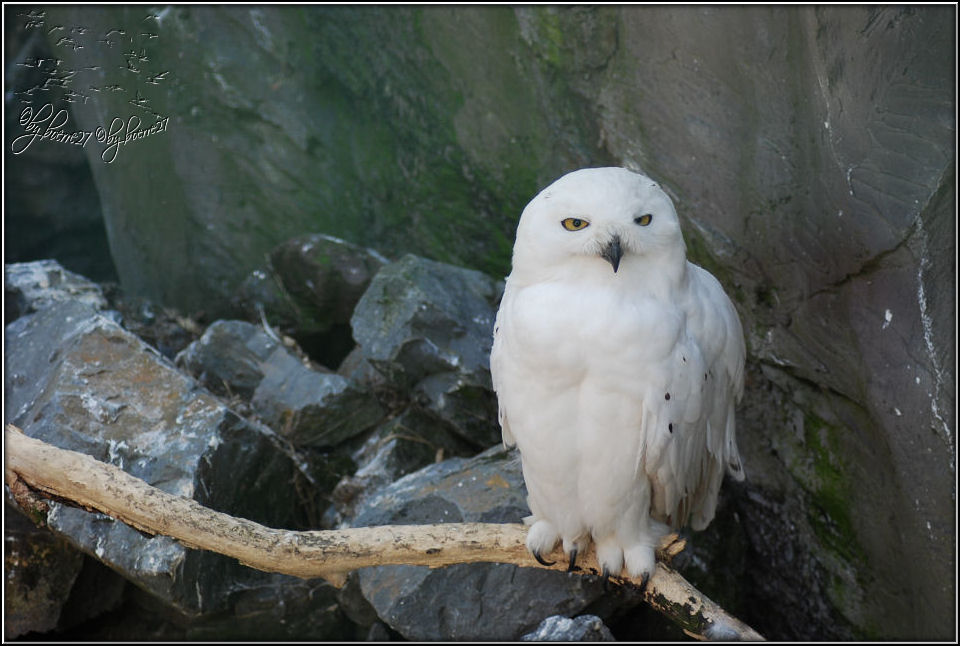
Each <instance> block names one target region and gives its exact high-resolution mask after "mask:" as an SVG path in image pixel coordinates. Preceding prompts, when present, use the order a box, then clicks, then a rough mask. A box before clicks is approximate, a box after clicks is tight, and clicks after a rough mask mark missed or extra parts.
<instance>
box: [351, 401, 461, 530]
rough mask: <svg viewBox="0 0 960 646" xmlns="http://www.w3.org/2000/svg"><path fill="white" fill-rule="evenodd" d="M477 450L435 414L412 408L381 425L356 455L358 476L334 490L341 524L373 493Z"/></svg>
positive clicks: (353, 475)
mask: <svg viewBox="0 0 960 646" xmlns="http://www.w3.org/2000/svg"><path fill="white" fill-rule="evenodd" d="M474 453H475V451H474V450H473V447H472V445H471V444H469V443H468V442H466V441H464V440H462V439H460V438H459V437H457V436H456V435H455V434H452V433H450V432H449V430H448V427H447V425H446V424H445V423H443V422H442V421H441V420H439V419H437V418H436V417H434V416H433V415H430V414H428V413H425V412H423V411H421V410H420V409H419V408H417V407H416V406H410V407H408V408H407V409H406V410H404V411H403V412H402V413H400V414H399V415H397V416H396V417H394V418H393V419H391V420H389V421H387V422H385V423H384V424H382V425H380V426H379V427H378V428H377V429H376V431H374V432H373V433H372V434H371V435H370V437H369V438H367V440H366V441H365V442H364V444H363V445H362V446H361V447H360V448H359V449H358V450H357V451H355V452H354V454H353V461H354V462H355V463H356V464H357V470H356V472H355V473H354V474H352V475H350V476H346V477H344V478H343V479H342V480H341V481H340V482H339V483H338V484H337V487H336V489H334V491H333V502H334V506H335V513H336V514H337V518H338V520H337V521H335V522H333V524H340V523H342V522H343V521H344V519H348V518H352V517H353V516H354V514H355V513H356V508H357V506H358V505H359V504H360V503H361V502H362V501H363V500H364V499H365V498H366V497H367V496H369V495H371V494H372V493H373V492H375V491H377V490H378V489H380V488H381V487H385V486H387V485H389V484H390V483H392V482H394V481H395V480H398V479H399V478H401V477H402V476H405V475H407V474H408V473H413V472H414V471H417V470H419V469H420V468H422V467H425V466H427V465H429V464H433V463H434V462H440V461H441V460H443V459H444V458H449V457H455V456H459V457H469V456H471V455H473V454H474Z"/></svg>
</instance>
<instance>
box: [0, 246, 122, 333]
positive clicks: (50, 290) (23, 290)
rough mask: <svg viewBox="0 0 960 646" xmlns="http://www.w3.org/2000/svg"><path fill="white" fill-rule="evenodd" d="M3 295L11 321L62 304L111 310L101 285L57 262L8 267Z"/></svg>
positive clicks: (4, 273) (5, 270) (14, 264)
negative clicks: (62, 302) (75, 303)
mask: <svg viewBox="0 0 960 646" xmlns="http://www.w3.org/2000/svg"><path fill="white" fill-rule="evenodd" d="M3 293H4V303H5V306H6V317H7V320H6V321H5V322H4V323H9V322H10V321H12V320H14V319H16V318H19V317H20V316H22V315H24V314H28V313H30V312H36V311H37V310H39V309H43V308H44V307H46V306H48V305H50V304H51V303H54V302H58V301H68V300H69V301H74V302H81V303H83V304H85V305H87V306H88V307H90V308H91V309H93V310H101V309H104V308H106V307H107V299H106V298H105V297H104V295H103V291H102V290H101V289H100V287H99V285H97V284H96V283H93V282H91V281H90V280H89V279H87V278H84V277H83V276H80V275H78V274H75V273H73V272H71V271H67V270H66V269H64V268H63V266H62V265H61V264H60V263H59V262H57V261H56V260H36V261H33V262H21V263H12V264H9V265H4V271H3Z"/></svg>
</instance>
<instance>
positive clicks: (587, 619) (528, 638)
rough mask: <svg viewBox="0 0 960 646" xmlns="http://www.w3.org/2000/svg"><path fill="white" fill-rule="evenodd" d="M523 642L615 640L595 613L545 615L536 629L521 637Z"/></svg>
mask: <svg viewBox="0 0 960 646" xmlns="http://www.w3.org/2000/svg"><path fill="white" fill-rule="evenodd" d="M521 640H522V641H525V642H612V641H616V639H614V638H613V634H612V633H611V632H610V629H609V628H607V627H606V625H605V624H604V623H603V620H602V619H600V617H597V616H596V615H580V616H579V617H574V618H572V619H571V618H568V617H564V616H562V615H554V616H552V617H547V618H546V619H544V620H543V621H542V622H540V625H539V626H537V629H536V630H534V631H533V632H530V633H527V634H526V635H524V636H523V637H521Z"/></svg>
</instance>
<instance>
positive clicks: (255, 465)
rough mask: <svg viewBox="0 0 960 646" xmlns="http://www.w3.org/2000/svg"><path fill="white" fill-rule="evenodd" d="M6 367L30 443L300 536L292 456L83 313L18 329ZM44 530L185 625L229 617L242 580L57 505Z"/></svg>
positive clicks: (14, 410) (55, 314) (62, 306)
mask: <svg viewBox="0 0 960 646" xmlns="http://www.w3.org/2000/svg"><path fill="white" fill-rule="evenodd" d="M5 361H6V383H5V404H6V421H8V422H12V423H14V424H16V425H18V426H19V427H20V428H22V429H23V430H24V432H25V433H27V434H28V435H30V436H31V437H36V438H38V439H42V440H44V441H46V442H50V443H52V444H54V445H55V446H59V447H61V448H67V449H72V450H76V451H80V452H83V453H86V454H88V455H91V456H93V457H94V458H96V459H98V460H101V461H104V462H108V463H111V464H114V465H116V466H118V467H120V468H122V469H124V470H126V471H127V472H128V473H130V474H132V475H134V476H136V477H138V478H141V479H143V480H145V481H146V482H148V483H149V484H152V485H154V486H156V487H158V488H160V489H162V490H164V491H166V492H168V493H173V494H177V495H182V496H186V497H189V498H193V499H194V500H196V501H197V502H199V503H201V504H203V505H205V506H207V507H210V508H212V509H215V510H218V511H223V512H226V513H230V514H234V515H237V516H241V517H244V518H249V519H251V520H254V521H256V522H260V523H263V524H265V525H268V526H272V527H291V528H296V527H297V522H298V518H299V517H300V511H299V508H298V504H297V500H296V496H295V495H294V494H293V487H294V485H293V483H294V482H295V481H296V480H297V479H298V478H299V477H301V476H300V475H299V472H298V470H297V467H296V462H295V459H294V457H293V455H292V453H291V451H290V449H289V447H288V446H287V445H286V444H285V443H284V442H283V441H282V440H281V439H280V438H279V437H277V436H276V435H275V434H274V433H273V432H272V431H271V430H270V429H268V428H266V427H264V426H262V425H255V424H253V423H251V422H248V421H246V420H243V419H242V418H240V417H238V416H237V415H236V414H234V413H232V412H231V411H230V410H228V409H227V408H226V407H225V406H224V405H223V404H222V403H220V402H219V401H217V400H216V399H214V398H213V397H211V396H210V395H209V394H208V393H206V392H204V391H203V390H201V389H199V388H197V385H196V383H195V382H194V381H193V380H192V379H189V378H187V377H185V376H183V375H181V374H180V373H178V372H177V371H176V370H175V369H174V367H173V365H172V364H171V363H170V362H169V361H168V360H166V359H164V358H163V357H162V356H160V355H159V354H158V353H157V352H156V351H155V350H153V349H152V348H151V347H150V346H147V345H145V344H144V343H143V342H142V341H140V340H138V339H136V338H135V337H133V336H132V335H131V334H129V333H128V332H126V331H125V330H123V329H122V328H121V327H119V326H118V325H117V324H116V323H114V322H113V321H112V320H110V319H108V318H105V317H104V316H102V315H100V314H98V313H97V312H96V311H94V310H93V309H92V308H90V307H89V306H88V305H87V304H85V303H84V302H82V301H62V302H53V303H52V304H50V305H49V306H47V307H44V308H42V309H40V310H38V311H36V312H34V313H31V314H27V315H25V316H22V317H20V318H18V319H17V320H15V321H13V322H12V323H10V324H9V325H8V326H7V327H6V352H5ZM46 523H47V525H48V526H49V527H50V529H52V530H53V531H54V532H56V533H57V534H60V535H62V536H65V537H66V538H67V539H68V540H69V541H70V542H71V543H73V544H74V545H76V546H77V547H79V548H80V549H82V550H83V551H84V552H86V553H88V554H90V555H91V556H94V557H95V558H97V559H99V560H101V561H102V562H104V563H106V564H107V565H109V566H110V567H111V568H113V569H115V570H117V571H119V572H121V573H122V574H123V575H124V576H125V577H126V578H128V579H129V580H131V581H133V582H134V583H135V584H136V585H138V586H140V587H142V588H144V589H146V590H148V591H149V592H150V593H151V594H153V595H155V596H156V597H158V598H160V599H162V600H163V601H164V603H165V604H166V605H167V606H169V607H171V608H173V609H175V610H176V611H178V612H181V613H186V614H193V615H195V614H203V613H216V612H222V611H224V610H226V609H227V607H225V604H226V601H227V598H228V596H229V595H228V591H229V590H230V589H231V586H232V585H233V580H234V578H235V577H237V576H241V575H240V574H238V573H239V572H242V571H243V570H244V569H245V568H243V567H242V566H240V565H239V564H238V563H237V562H236V561H235V560H233V559H229V558H226V557H222V556H219V555H216V554H213V553H209V552H202V551H195V550H188V549H186V548H184V547H182V546H181V545H179V544H178V543H176V542H175V541H173V540H172V539H170V538H167V537H162V536H157V537H152V538H149V537H146V536H144V535H142V534H140V533H138V532H137V531H136V530H134V529H132V528H130V527H128V526H127V525H125V524H123V523H120V522H116V521H113V520H112V519H110V518H107V517H105V516H102V515H100V514H93V513H89V512H86V511H83V510H81V509H76V508H72V507H66V506H63V505H59V504H57V503H53V504H52V505H51V509H50V512H49V513H48V515H47V518H46ZM251 585H252V584H251Z"/></svg>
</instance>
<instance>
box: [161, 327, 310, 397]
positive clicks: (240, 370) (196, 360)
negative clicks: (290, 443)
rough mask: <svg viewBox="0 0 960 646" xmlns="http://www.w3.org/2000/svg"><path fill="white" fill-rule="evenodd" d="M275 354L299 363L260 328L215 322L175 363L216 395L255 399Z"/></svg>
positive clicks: (178, 356)
mask: <svg viewBox="0 0 960 646" xmlns="http://www.w3.org/2000/svg"><path fill="white" fill-rule="evenodd" d="M274 354H277V355H279V357H280V358H279V361H281V362H284V363H286V362H287V360H288V359H289V360H292V361H297V359H296V358H295V357H293V356H291V353H290V352H289V351H288V350H287V349H286V348H284V347H283V346H282V345H281V344H280V343H277V341H276V340H275V339H273V338H271V337H270V336H269V335H268V334H267V333H266V332H264V331H263V329H262V328H260V327H259V326H256V325H253V324H252V323H247V322H246V321H222V320H221V321H214V322H213V323H211V324H210V325H209V326H208V327H207V329H206V330H204V332H203V336H201V337H200V338H199V339H197V340H196V341H195V342H193V343H191V344H190V345H189V346H187V347H186V348H185V349H184V351H183V352H182V353H181V354H179V355H177V358H176V362H177V364H178V365H181V366H183V367H184V369H186V370H187V371H188V372H189V373H190V374H192V375H194V376H195V377H196V378H197V381H199V382H200V383H201V384H203V385H204V386H205V387H207V388H209V389H210V390H211V391H212V392H214V393H217V394H227V393H236V394H238V395H240V396H242V397H244V398H246V399H249V398H250V397H252V396H253V393H254V391H256V389H257V386H259V385H260V382H261V381H263V377H264V373H265V371H266V369H267V368H266V366H265V364H266V363H268V362H269V361H270V360H271V358H272V357H273V355H274Z"/></svg>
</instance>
